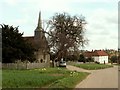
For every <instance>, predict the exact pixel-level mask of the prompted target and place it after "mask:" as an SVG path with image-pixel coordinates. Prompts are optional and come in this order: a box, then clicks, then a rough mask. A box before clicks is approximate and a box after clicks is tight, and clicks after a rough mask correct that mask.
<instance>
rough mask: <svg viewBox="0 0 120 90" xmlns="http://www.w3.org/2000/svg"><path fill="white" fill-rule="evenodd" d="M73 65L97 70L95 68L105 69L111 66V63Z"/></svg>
mask: <svg viewBox="0 0 120 90" xmlns="http://www.w3.org/2000/svg"><path fill="white" fill-rule="evenodd" d="M74 66H77V67H80V68H83V69H87V70H97V69H105V68H110V67H113V66H112V65H106V64H94V63H93V64H75V65H74Z"/></svg>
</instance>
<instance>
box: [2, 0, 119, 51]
mask: <svg viewBox="0 0 120 90" xmlns="http://www.w3.org/2000/svg"><path fill="white" fill-rule="evenodd" d="M0 11H1V12H0V23H5V24H9V25H13V26H14V27H15V26H19V30H20V32H24V36H33V35H34V30H35V28H36V26H37V21H38V14H39V11H41V13H42V20H44V21H46V20H49V19H50V18H51V17H52V16H53V15H54V13H56V12H59V13H62V12H67V13H69V14H71V15H83V16H85V19H86V21H87V25H86V26H85V28H86V32H85V37H86V38H88V39H89V44H88V45H87V46H86V47H85V48H84V49H88V50H92V49H106V48H107V49H117V47H118V0H0Z"/></svg>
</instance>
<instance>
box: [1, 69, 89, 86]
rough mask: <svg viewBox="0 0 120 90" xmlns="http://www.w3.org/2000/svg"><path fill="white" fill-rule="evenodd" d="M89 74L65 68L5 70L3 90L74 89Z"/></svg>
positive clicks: (3, 73)
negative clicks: (30, 89)
mask: <svg viewBox="0 0 120 90" xmlns="http://www.w3.org/2000/svg"><path fill="white" fill-rule="evenodd" d="M87 75H88V73H82V72H71V71H68V70H67V69H65V68H46V69H45V68H44V69H33V70H3V72H2V79H3V80H2V87H3V88H41V87H48V88H73V87H74V86H75V85H76V84H77V83H78V82H80V81H81V80H83V79H84V78H85V77H86V76H87Z"/></svg>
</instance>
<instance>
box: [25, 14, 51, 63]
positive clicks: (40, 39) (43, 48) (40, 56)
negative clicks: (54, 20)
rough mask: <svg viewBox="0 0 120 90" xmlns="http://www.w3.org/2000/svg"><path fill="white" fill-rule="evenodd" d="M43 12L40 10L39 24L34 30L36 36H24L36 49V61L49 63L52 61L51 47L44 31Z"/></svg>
mask: <svg viewBox="0 0 120 90" xmlns="http://www.w3.org/2000/svg"><path fill="white" fill-rule="evenodd" d="M43 30H44V29H43V28H42V21H41V12H39V18H38V25H37V27H36V29H35V31H34V36H29V37H24V39H25V40H27V41H28V42H29V43H31V44H32V45H33V46H34V47H35V49H36V51H35V52H34V54H35V57H36V62H38V63H49V62H50V54H49V52H50V48H49V46H48V42H47V40H46V37H45V33H44V32H43Z"/></svg>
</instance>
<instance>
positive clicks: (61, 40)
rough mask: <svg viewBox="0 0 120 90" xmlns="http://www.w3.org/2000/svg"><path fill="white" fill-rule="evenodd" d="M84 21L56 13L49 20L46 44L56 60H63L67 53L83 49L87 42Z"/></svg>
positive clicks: (79, 17) (80, 17)
mask: <svg viewBox="0 0 120 90" xmlns="http://www.w3.org/2000/svg"><path fill="white" fill-rule="evenodd" d="M85 24H86V21H85V18H84V17H82V16H70V15H69V14H67V13H62V14H61V13H56V14H55V15H54V16H53V17H52V19H51V20H49V23H48V26H47V27H49V31H48V32H45V31H44V32H45V33H47V34H48V43H49V46H50V48H51V50H52V52H54V53H56V58H57V59H58V60H60V59H61V58H65V57H66V56H67V54H68V52H71V51H72V52H73V51H77V50H78V48H79V47H84V45H85V44H87V42H88V40H87V39H85V37H84V32H85V28H84V26H85Z"/></svg>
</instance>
